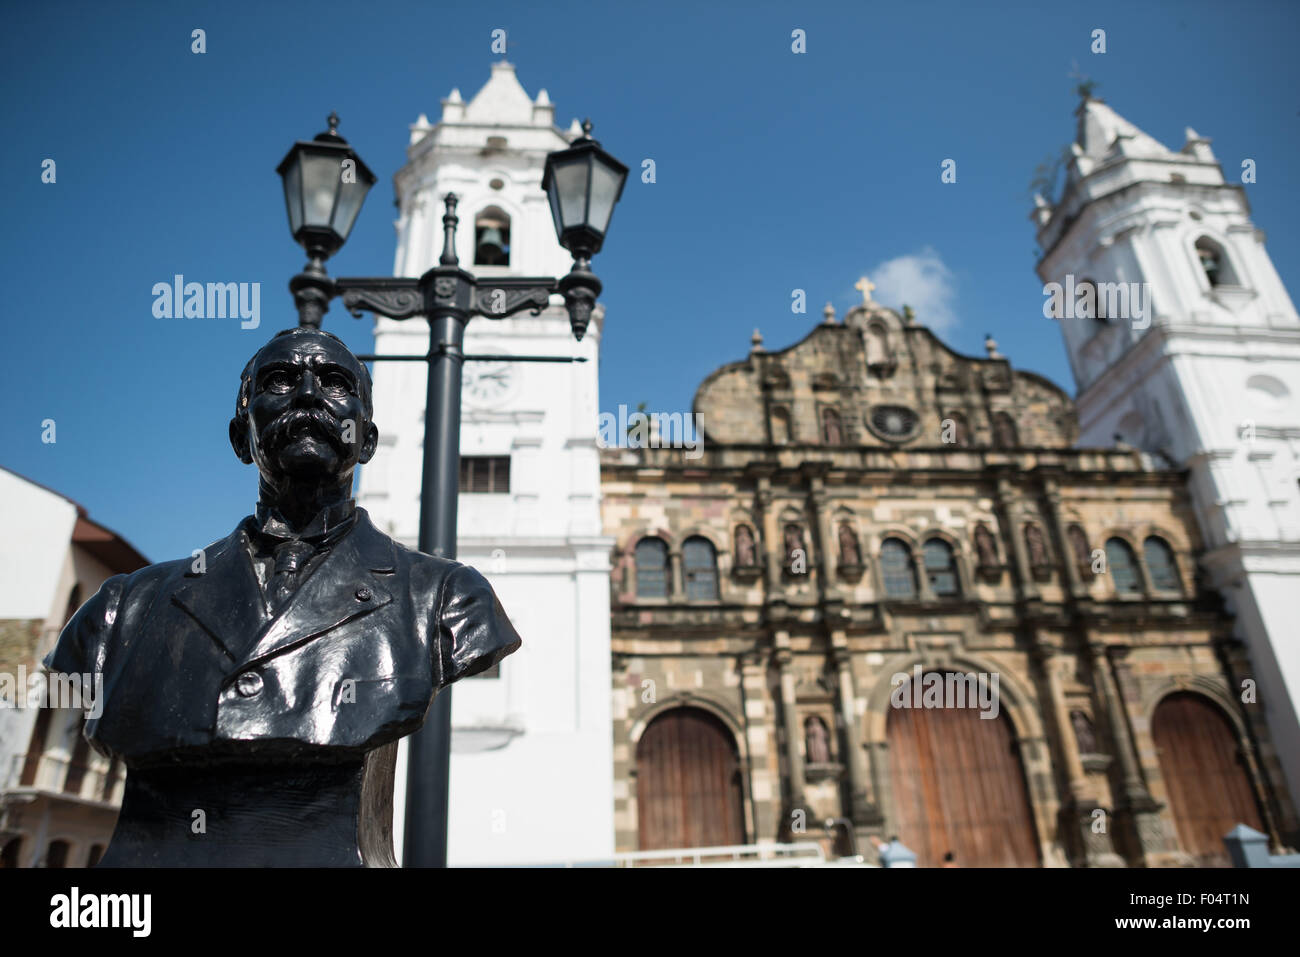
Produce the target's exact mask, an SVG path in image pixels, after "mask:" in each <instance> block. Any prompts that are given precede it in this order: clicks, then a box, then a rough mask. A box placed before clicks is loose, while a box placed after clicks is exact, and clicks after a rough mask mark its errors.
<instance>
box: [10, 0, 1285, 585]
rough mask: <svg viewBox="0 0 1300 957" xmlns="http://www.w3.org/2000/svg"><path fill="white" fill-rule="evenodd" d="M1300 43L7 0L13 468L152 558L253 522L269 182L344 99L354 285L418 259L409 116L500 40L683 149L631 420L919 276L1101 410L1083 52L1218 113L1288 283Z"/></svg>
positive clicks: (645, 273)
mask: <svg viewBox="0 0 1300 957" xmlns="http://www.w3.org/2000/svg"><path fill="white" fill-rule="evenodd" d="M1298 25H1300V5H1297V4H1295V3H1290V2H1277V3H1262V2H1237V3H1232V4H1210V3H1202V2H1176V3H1174V2H1168V3H1153V2H1133V0H1128V2H1122V3H1105V2H1098V3H1088V4H1082V3H1070V4H1065V5H1060V4H1052V5H1048V4H1041V3H1023V4H1022V3H987V4H971V3H965V2H952V3H939V2H934V3H927V2H919V3H903V4H890V5H885V4H878V3H847V2H835V3H818V2H803V3H761V2H759V3H755V2H747V3H734V4H730V3H719V2H709V3H706V4H700V3H683V4H676V3H669V2H656V3H653V4H635V5H633V4H619V5H605V4H592V3H589V2H583V3H569V2H553V0H548V2H546V3H541V4H539V3H535V2H533V3H500V2H497V0H484V2H480V3H474V4H457V5H445V4H438V5H435V4H432V3H429V2H419V3H395V2H394V3H386V2H381V0H374V2H366V3H356V2H349V3H333V2H318V3H313V4H310V5H307V4H293V3H281V4H267V3H242V2H231V0H223V2H218V3H139V2H124V3H119V4H112V5H108V4H102V3H66V2H57V0H56V2H50V3H44V4H39V5H37V4H25V5H9V6H8V8H7V9H6V11H5V14H4V29H3V31H0V71H3V89H4V90H5V94H4V97H3V102H2V105H0V119H2V120H3V129H4V131H5V138H6V148H5V149H4V150H3V151H0V153H2V155H0V171H2V173H3V187H2V188H3V190H4V220H5V222H4V230H3V238H2V239H0V262H3V264H4V275H5V279H6V281H5V284H4V287H5V291H6V298H7V302H6V309H5V319H4V343H5V346H6V349H5V351H6V360H7V361H6V363H5V367H6V377H5V378H6V390H5V397H6V402H5V404H6V407H7V414H6V415H5V416H4V417H3V419H0V436H2V437H3V446H2V447H3V449H4V450H5V457H4V459H3V461H2V462H0V464H3V465H5V466H7V467H9V468H12V469H14V470H16V471H18V472H20V473H22V474H24V475H27V476H29V477H30V478H33V479H35V480H36V481H39V482H41V483H43V484H46V485H49V486H51V487H53V488H55V489H57V490H59V491H61V492H63V493H65V494H67V495H69V496H70V497H72V498H74V499H76V500H77V501H79V502H81V503H82V504H84V505H85V506H87V508H88V509H89V511H90V514H91V516H92V517H93V518H95V519H97V520H98V521H100V522H103V523H105V524H107V525H109V526H110V527H112V528H114V529H116V530H117V531H119V532H121V533H122V534H123V535H125V536H126V537H127V538H128V539H130V540H131V541H132V542H133V543H134V544H135V545H136V546H137V547H139V548H140V549H141V550H142V551H143V552H144V553H145V554H146V555H147V556H148V557H149V558H150V559H151V560H155V561H158V560H163V559H166V558H173V557H178V556H181V555H185V554H188V553H189V552H190V551H191V550H192V549H193V548H196V547H200V546H202V545H204V544H207V543H208V542H210V541H212V540H214V539H216V538H219V537H221V536H223V535H225V534H226V533H228V532H229V530H230V529H231V528H232V527H233V526H234V524H235V522H236V521H237V520H238V519H239V517H240V516H242V515H244V514H246V513H247V512H248V511H249V510H251V506H252V504H253V501H254V499H255V495H256V479H255V475H254V473H253V470H252V469H251V467H246V466H243V465H241V464H239V463H238V462H237V461H236V459H235V458H234V455H233V454H232V453H231V451H230V447H229V444H228V442H227V440H226V422H227V420H228V419H229V416H230V413H231V410H232V407H233V402H234V395H235V389H236V386H237V378H238V373H239V370H240V369H241V368H242V367H243V364H244V362H245V361H246V360H247V358H248V357H249V356H250V355H251V354H252V353H253V352H254V351H255V350H256V349H257V347H258V346H259V345H261V343H262V342H263V341H264V340H265V339H266V338H267V337H268V336H269V335H270V334H271V333H272V332H273V331H274V330H276V329H279V328H283V327H285V326H288V325H291V324H292V323H293V322H294V321H295V316H294V314H293V312H292V303H291V300H290V297H289V294H288V292H287V289H286V283H287V281H288V279H289V277H290V276H291V275H293V274H294V273H295V272H296V271H297V270H298V268H299V267H300V266H301V264H302V259H303V257H302V254H301V252H300V250H299V249H298V247H297V246H295V245H294V243H293V242H292V240H291V239H290V237H289V234H288V228H287V225H286V222H285V215H284V203H283V199H282V193H281V190H280V182H279V178H278V177H277V176H276V175H275V171H274V170H275V166H276V164H277V163H278V162H279V160H280V159H281V157H282V156H283V155H284V153H285V151H286V150H287V149H288V147H289V145H290V144H291V143H292V142H293V140H294V139H297V138H300V137H303V138H306V137H310V136H312V135H314V134H315V133H317V132H319V130H320V129H322V128H323V121H324V117H325V115H326V114H327V113H328V112H329V111H330V110H331V109H334V110H337V111H338V112H339V114H340V116H341V117H342V118H343V122H342V125H341V130H342V132H344V134H345V135H346V136H347V137H348V139H349V140H350V141H351V142H352V144H353V145H354V146H355V147H356V149H357V150H358V151H359V153H360V154H361V155H362V156H363V157H364V159H365V160H366V162H367V163H368V164H369V165H370V167H371V168H372V169H373V170H374V171H375V172H376V174H377V175H378V177H379V182H378V184H377V185H376V187H375V188H374V189H373V190H372V191H371V195H370V197H369V198H368V200H367V204H366V207H365V208H364V209H363V210H362V213H361V217H360V219H359V221H358V223H357V226H356V229H355V230H354V232H353V235H352V237H351V239H350V240H349V242H348V244H347V246H346V247H344V249H343V250H342V251H341V252H340V253H339V254H338V255H337V256H336V257H335V258H334V260H332V261H331V263H330V269H331V272H332V273H333V274H334V275H354V276H355V275H387V274H390V273H391V270H392V262H393V249H394V232H393V227H392V222H393V219H394V216H395V212H394V210H393V207H392V200H393V190H392V176H393V173H394V172H395V171H396V170H397V169H398V168H399V166H400V165H401V164H402V162H403V160H404V156H405V154H404V150H405V146H406V143H407V137H408V130H407V128H408V124H410V123H411V122H413V121H414V120H415V118H416V116H417V115H418V114H419V113H421V112H425V113H427V114H429V116H430V118H431V119H436V118H437V115H438V111H439V99H440V98H441V97H443V96H446V95H447V93H448V91H449V90H450V89H451V88H452V87H453V86H456V87H459V88H460V89H461V91H462V92H463V93H464V94H465V95H466V96H467V97H468V96H470V95H472V94H473V92H474V91H476V90H477V89H478V88H479V87H480V86H481V85H482V84H483V83H484V82H486V80H487V78H488V71H489V66H490V64H491V63H492V61H493V60H494V59H497V57H496V56H494V55H493V53H492V52H491V50H490V42H491V33H492V31H493V30H494V29H497V28H500V29H504V30H506V31H507V37H508V42H509V52H508V55H507V58H508V59H509V60H511V61H512V62H513V63H515V64H516V67H517V70H518V75H519V77H520V80H521V81H522V83H523V84H524V86H525V88H526V89H527V90H528V92H529V93H530V94H534V95H535V94H536V92H537V89H538V88H539V87H543V86H544V87H546V88H547V90H548V91H549V93H550V96H551V99H552V100H553V101H554V102H555V104H556V118H557V122H559V123H560V124H561V125H566V126H567V124H568V122H569V120H570V119H571V118H572V117H574V116H579V117H581V116H586V115H589V116H591V117H592V118H593V119H594V120H595V121H596V123H597V135H598V136H599V137H600V139H601V140H602V142H603V143H604V144H605V146H606V147H607V148H608V149H609V150H610V151H611V152H613V153H614V154H615V155H617V156H619V157H620V158H621V159H623V160H624V161H625V162H627V163H628V165H629V166H632V167H633V168H634V169H639V168H640V163H641V160H642V159H644V158H652V159H654V160H655V163H656V172H657V182H655V183H654V184H644V183H641V182H640V181H639V179H635V178H634V179H632V180H630V181H629V183H628V187H627V189H626V191H625V193H624V197H623V201H622V203H621V204H620V206H619V208H618V211H617V212H616V214H615V217H614V221H613V225H612V229H611V233H610V238H609V241H608V243H607V245H606V249H605V251H604V252H602V253H601V255H600V256H599V257H597V260H596V270H597V272H598V273H599V275H600V276H601V278H602V279H603V280H604V282H605V289H606V292H605V295H604V297H603V300H604V302H605V305H606V309H607V319H606V337H605V341H604V345H603V353H602V369H601V382H602V385H601V408H602V409H606V410H613V409H615V408H616V407H617V405H618V404H619V403H627V404H628V405H629V406H632V407H635V406H636V404H637V403H639V402H645V403H647V405H648V407H649V408H651V409H654V410H662V411H669V412H670V411H688V410H689V409H690V404H691V400H692V397H693V395H694V392H695V388H696V386H697V385H698V384H699V382H700V380H701V379H703V378H704V376H705V375H707V374H708V373H709V372H710V371H711V370H713V369H714V368H716V367H717V366H718V365H721V364H722V363H724V362H728V361H732V360H735V359H738V358H741V357H743V356H744V355H745V353H746V351H747V350H748V346H749V337H750V334H751V332H752V330H753V329H754V328H755V327H758V328H759V329H761V330H762V332H763V335H764V336H765V338H766V342H767V345H768V347H769V348H780V347H784V346H786V345H789V344H790V343H792V342H794V341H796V340H798V339H799V338H801V337H802V336H803V335H805V334H806V333H807V331H808V330H809V329H810V328H811V326H812V324H814V323H815V322H817V321H818V320H819V319H820V318H821V307H822V305H823V304H824V303H825V302H826V301H827V300H829V301H831V302H832V303H834V304H835V306H836V307H837V309H838V310H839V311H840V312H841V313H842V312H843V310H844V309H846V308H848V307H849V306H850V305H852V304H853V303H854V302H855V301H857V300H858V295H859V294H858V293H857V292H856V291H855V290H854V288H853V284H854V282H855V281H856V279H857V277H858V276H860V275H861V274H863V273H868V274H871V275H873V276H877V277H879V276H881V275H890V274H891V273H892V274H893V275H895V276H897V277H899V282H900V283H904V284H906V285H908V288H909V292H908V293H907V299H906V300H904V299H903V298H901V297H885V296H882V295H881V294H880V293H879V292H878V293H877V298H881V299H883V300H884V301H885V302H886V303H887V304H890V305H899V304H901V302H902V301H910V302H912V303H913V304H914V305H916V306H917V310H918V316H917V318H918V320H919V321H921V322H927V323H931V324H934V323H943V324H945V325H946V328H945V330H944V332H943V335H944V337H945V338H946V340H947V341H948V342H949V343H950V344H951V345H952V346H953V347H954V348H956V349H958V350H960V351H963V352H967V353H972V354H982V353H983V348H982V341H983V337H984V334H985V332H991V333H992V334H993V335H994V336H995V337H996V338H997V339H998V341H999V343H1000V345H1001V348H1002V351H1003V352H1004V353H1006V354H1007V355H1008V356H1009V357H1010V358H1011V360H1012V361H1013V362H1014V363H1015V364H1016V365H1017V366H1019V367H1022V368H1026V369H1032V370H1035V371H1038V372H1041V373H1043V374H1046V375H1047V376H1049V377H1051V378H1052V379H1054V380H1055V381H1056V382H1057V383H1059V384H1061V385H1063V386H1065V387H1066V388H1067V389H1068V390H1069V391H1071V392H1073V391H1074V388H1073V383H1072V382H1071V380H1070V376H1069V368H1068V365H1067V363H1066V360H1065V355H1064V351H1063V349H1062V347H1061V343H1060V337H1059V334H1058V332H1057V330H1056V328H1055V326H1054V325H1053V324H1052V323H1051V321H1050V320H1046V319H1044V318H1042V312H1041V309H1042V287H1041V283H1040V282H1039V281H1038V280H1037V279H1036V278H1035V276H1034V273H1033V264H1034V250H1035V243H1034V235H1033V229H1032V226H1031V224H1030V222H1029V220H1028V211H1029V208H1030V202H1029V189H1028V184H1029V182H1030V180H1031V178H1032V175H1033V172H1034V168H1035V166H1036V165H1037V164H1038V163H1039V162H1040V161H1041V160H1043V159H1044V158H1045V157H1047V156H1048V155H1049V154H1051V153H1053V152H1056V151H1059V150H1060V148H1061V147H1063V146H1064V145H1065V144H1067V143H1068V142H1069V141H1070V139H1071V138H1072V136H1073V132H1074V120H1073V116H1072V111H1073V109H1074V107H1075V105H1076V102H1077V97H1076V96H1075V94H1074V93H1073V87H1074V83H1075V81H1073V80H1071V79H1070V73H1071V72H1072V69H1073V68H1074V65H1075V64H1077V68H1078V69H1079V70H1080V71H1082V72H1083V73H1086V74H1087V75H1088V76H1090V77H1091V78H1093V79H1094V80H1096V81H1097V82H1098V83H1099V84H1100V85H1099V86H1098V88H1097V91H1096V92H1097V94H1098V95H1099V96H1101V97H1102V98H1104V99H1106V100H1107V102H1109V103H1110V104H1111V105H1112V106H1113V107H1115V109H1117V110H1118V111H1119V112H1120V113H1121V114H1122V115H1124V116H1126V117H1127V118H1128V119H1130V120H1131V121H1133V122H1134V123H1136V124H1137V125H1139V126H1140V127H1142V128H1143V129H1145V130H1146V131H1147V132H1148V133H1150V134H1152V135H1153V136H1155V137H1156V138H1157V139H1159V140H1161V141H1162V142H1165V143H1166V144H1167V145H1171V146H1173V147H1174V148H1178V147H1180V146H1181V145H1182V142H1183V128H1184V127H1185V126H1193V127H1195V128H1196V129H1197V131H1198V132H1200V133H1201V134H1202V135H1205V136H1208V137H1211V138H1212V139H1213V141H1214V149H1215V152H1216V154H1217V155H1218V157H1219V159H1220V161H1221V162H1222V163H1223V165H1224V167H1225V171H1226V172H1227V173H1228V175H1230V176H1232V175H1234V173H1235V171H1237V170H1239V169H1240V161H1241V159H1242V158H1244V157H1251V158H1253V159H1255V161H1256V163H1257V166H1258V182H1257V183H1255V184H1253V185H1250V186H1248V187H1247V190H1248V195H1249V198H1250V201H1251V203H1252V206H1253V209H1254V213H1255V220H1256V224H1257V225H1259V226H1260V227H1261V228H1263V229H1264V230H1265V231H1266V232H1267V234H1268V240H1269V241H1268V248H1269V251H1270V253H1271V255H1272V257H1273V261H1274V263H1275V264H1276V265H1277V268H1278V270H1279V272H1280V273H1281V276H1282V279H1283V281H1284V282H1285V283H1286V284H1287V286H1288V287H1289V289H1290V290H1291V291H1292V293H1293V295H1295V294H1296V293H1297V291H1300V284H1298V283H1297V280H1300V265H1298V263H1300V256H1298V255H1297V254H1298V253H1300V228H1297V226H1296V225H1295V224H1296V223H1297V221H1300V186H1298V185H1297V182H1296V177H1295V175H1294V168H1295V157H1296V156H1297V155H1300V97H1297V94H1296V91H1297V90H1300V60H1298V59H1297V58H1296V57H1295V56H1294V43H1295V40H1296V37H1297V36H1298V35H1300V31H1297V26H1298ZM196 27H197V28H202V29H204V30H205V31H206V34H207V52H206V53H204V54H202V55H196V54H193V53H191V52H190V47H191V40H190V33H191V31H192V30H193V29H195V28H196ZM795 28H799V29H803V30H805V31H806V34H807V52H806V53H805V54H802V55H796V54H793V53H792V52H791V49H790V44H791V41H790V35H791V31H792V30H794V29H795ZM1094 28H1102V29H1104V30H1106V35H1107V52H1106V53H1104V54H1093V53H1091V52H1090V49H1089V47H1090V42H1091V41H1090V34H1091V31H1092V30H1093V29H1094ZM47 158H52V159H54V160H55V162H56V164H57V167H56V169H57V181H56V182H55V183H53V184H47V183H42V182H41V164H42V161H43V160H45V159H47ZM945 158H953V159H956V160H957V163H958V178H957V182H956V183H955V184H943V183H941V182H940V176H939V173H940V164H941V162H942V161H943V160H944V159H945ZM894 260H898V261H899V262H897V263H895V264H894V265H892V266H890V267H887V268H885V269H882V268H881V267H882V264H885V263H888V262H890V261H894ZM918 265H920V266H924V267H925V268H924V269H922V270H920V271H919V272H918V271H917V270H916V269H914V268H913V269H909V267H916V266H918ZM175 273H182V274H184V275H186V276H187V277H191V278H193V279H195V280H198V281H239V282H260V283H261V284H262V303H261V313H262V325H261V328H259V329H256V330H245V329H241V328H240V324H239V322H238V321H236V320H218V319H213V320H188V321H186V320H167V319H157V318H155V317H154V316H153V313H152V308H151V307H152V303H153V297H152V295H151V289H152V287H153V285H154V283H156V282H160V281H161V282H166V281H170V279H171V277H172V276H173V275H174V274H175ZM794 288H802V289H805V290H807V293H808V301H809V312H808V314H807V315H806V316H796V315H792V314H791V311H790V295H791V290H792V289H794ZM894 298H897V301H891V299H894ZM922 304H924V305H922ZM325 327H326V328H327V329H329V330H331V331H333V332H335V333H336V334H338V335H341V336H343V338H344V339H345V340H346V341H347V342H348V343H349V344H350V345H351V346H352V347H353V348H354V349H355V350H357V351H369V350H370V348H371V336H370V331H369V330H370V320H369V318H367V319H365V320H362V321H357V320H354V319H352V318H351V317H350V316H348V315H347V314H346V313H345V312H344V311H343V310H342V308H341V307H340V306H338V305H337V304H336V305H335V306H334V308H333V309H332V310H331V311H330V313H328V314H327V316H326V320H325ZM46 419H53V420H54V421H55V423H56V429H57V432H56V438H57V441H56V442H55V443H53V444H47V443H43V442H42V441H41V434H42V426H41V423H42V422H43V421H44V420H46ZM379 425H380V428H381V429H382V428H383V423H382V422H380V423H379ZM0 507H2V506H0Z"/></svg>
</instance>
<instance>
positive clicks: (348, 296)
mask: <svg viewBox="0 0 1300 957" xmlns="http://www.w3.org/2000/svg"><path fill="white" fill-rule="evenodd" d="M335 286H336V288H337V289H338V291H339V292H341V293H342V294H343V307H344V308H345V309H347V311H348V312H350V313H351V314H352V315H353V317H355V318H357V319H360V318H361V311H362V310H363V309H368V310H370V311H371V312H374V313H377V314H378V315H381V316H388V317H389V318H390V319H409V318H410V317H411V316H415V315H419V314H420V313H421V312H423V310H424V296H423V295H422V294H421V292H420V283H419V281H418V280H415V279H366V280H362V281H354V280H348V279H338V280H335Z"/></svg>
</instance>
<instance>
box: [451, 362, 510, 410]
mask: <svg viewBox="0 0 1300 957" xmlns="http://www.w3.org/2000/svg"><path fill="white" fill-rule="evenodd" d="M513 384H514V367H513V365H512V364H511V363H509V362H466V363H465V371H464V374H463V378H462V396H463V398H464V400H465V402H466V403H467V404H470V405H479V406H483V405H496V404H497V403H499V402H501V401H502V400H504V399H505V397H506V396H507V395H508V394H509V393H510V388H511V386H512V385H513Z"/></svg>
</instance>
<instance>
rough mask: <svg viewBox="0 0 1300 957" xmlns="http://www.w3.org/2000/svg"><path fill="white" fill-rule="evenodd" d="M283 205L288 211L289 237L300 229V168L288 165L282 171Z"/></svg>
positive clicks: (291, 164)
mask: <svg viewBox="0 0 1300 957" xmlns="http://www.w3.org/2000/svg"><path fill="white" fill-rule="evenodd" d="M284 204H285V206H286V207H287V208H288V210H289V235H291V236H292V235H296V234H297V232H298V230H299V229H301V228H302V168H301V167H300V166H299V165H298V163H296V162H294V163H290V164H289V165H288V167H286V168H285V171H284Z"/></svg>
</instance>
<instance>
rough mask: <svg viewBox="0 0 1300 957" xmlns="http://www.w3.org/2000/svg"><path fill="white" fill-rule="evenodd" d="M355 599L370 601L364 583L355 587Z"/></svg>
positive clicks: (367, 589) (368, 591)
mask: <svg viewBox="0 0 1300 957" xmlns="http://www.w3.org/2000/svg"><path fill="white" fill-rule="evenodd" d="M357 601H370V589H369V588H367V587H366V586H365V585H362V586H361V587H360V588H358V589H357Z"/></svg>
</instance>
